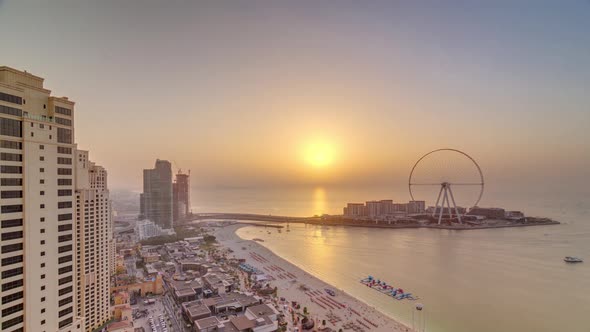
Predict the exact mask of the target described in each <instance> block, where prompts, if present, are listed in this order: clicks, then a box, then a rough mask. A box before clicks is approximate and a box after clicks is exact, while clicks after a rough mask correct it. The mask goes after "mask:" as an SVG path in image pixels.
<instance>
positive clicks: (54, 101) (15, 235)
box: [0, 67, 82, 332]
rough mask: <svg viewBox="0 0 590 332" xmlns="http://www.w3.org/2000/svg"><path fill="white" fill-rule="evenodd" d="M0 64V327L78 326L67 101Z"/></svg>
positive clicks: (71, 143) (71, 328)
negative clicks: (0, 315) (0, 317)
mask: <svg viewBox="0 0 590 332" xmlns="http://www.w3.org/2000/svg"><path fill="white" fill-rule="evenodd" d="M50 94H51V91H50V90H47V89H45V88H44V87H43V78H41V77H38V76H35V75H31V74H29V73H27V72H22V71H18V70H15V69H12V68H8V67H0V181H1V183H0V185H1V186H0V191H1V192H0V194H1V199H0V206H1V214H0V222H1V228H0V234H1V239H2V241H1V253H0V256H1V257H0V258H1V266H0V272H1V278H0V283H1V284H2V287H1V290H0V297H1V298H2V301H1V304H0V309H1V313H2V319H1V327H0V330H1V331H3V332H14V331H25V330H26V331H81V329H82V322H81V319H80V318H78V317H77V315H76V308H75V306H76V301H75V299H76V289H75V279H76V278H75V276H76V266H75V263H74V261H75V257H74V256H75V251H74V245H75V234H74V204H75V196H74V188H75V187H74V186H75V184H74V180H75V179H74V175H73V167H74V163H75V161H74V160H73V158H74V151H75V145H74V128H73V123H74V102H72V101H70V100H68V98H66V97H54V96H51V95H50Z"/></svg>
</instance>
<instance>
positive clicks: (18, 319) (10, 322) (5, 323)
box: [2, 316, 24, 330]
mask: <svg viewBox="0 0 590 332" xmlns="http://www.w3.org/2000/svg"><path fill="white" fill-rule="evenodd" d="M23 321H24V317H23V316H18V317H15V318H12V319H8V320H6V321H3V322H2V330H5V329H8V328H10V327H11V326H15V325H18V324H20V323H22V322H23Z"/></svg>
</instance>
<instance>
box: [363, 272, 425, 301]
mask: <svg viewBox="0 0 590 332" xmlns="http://www.w3.org/2000/svg"><path fill="white" fill-rule="evenodd" d="M360 283H361V284H363V285H365V286H367V287H370V288H371V289H374V290H376V291H378V292H379V293H383V294H385V295H387V296H389V297H392V298H394V299H396V300H417V299H418V297H416V296H414V295H412V293H408V292H405V291H404V290H403V289H402V288H396V287H393V285H389V284H387V283H386V282H385V281H381V280H380V279H376V278H373V277H372V276H368V277H367V278H364V279H361V280H360Z"/></svg>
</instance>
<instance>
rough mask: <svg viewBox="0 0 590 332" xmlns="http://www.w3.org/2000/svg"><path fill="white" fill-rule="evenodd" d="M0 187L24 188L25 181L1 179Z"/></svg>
mask: <svg viewBox="0 0 590 332" xmlns="http://www.w3.org/2000/svg"><path fill="white" fill-rule="evenodd" d="M0 181H1V182H0V185H2V186H22V185H23V179H19V178H2V179H0Z"/></svg>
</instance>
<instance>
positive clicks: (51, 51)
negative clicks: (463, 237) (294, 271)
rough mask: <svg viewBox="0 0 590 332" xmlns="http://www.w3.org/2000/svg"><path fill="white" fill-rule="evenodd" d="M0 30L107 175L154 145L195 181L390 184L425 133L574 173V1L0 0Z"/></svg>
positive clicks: (589, 49)
mask: <svg viewBox="0 0 590 332" xmlns="http://www.w3.org/2000/svg"><path fill="white" fill-rule="evenodd" d="M0 43H1V44H0V45H1V47H0V50H1V52H0V65H7V66H10V67H14V68H17V69H20V70H27V71H28V72H31V73H33V74H35V75H39V76H41V77H44V78H45V79H46V80H45V86H46V88H48V89H50V90H52V93H53V94H55V95H58V96H68V97H69V98H70V99H71V100H74V101H75V102H76V108H75V112H76V115H75V136H76V141H77V143H78V145H79V147H80V148H82V149H88V150H90V157H91V159H92V160H94V161H96V162H97V163H99V164H101V165H103V166H105V167H106V168H107V169H108V172H109V184H110V186H111V188H114V189H132V190H140V189H141V183H142V182H141V176H142V169H144V168H150V167H153V164H154V162H155V159H156V158H160V159H167V160H170V161H172V162H173V166H174V168H175V169H179V168H180V169H182V170H184V171H186V170H188V169H190V170H191V174H192V184H193V186H198V187H201V188H218V187H280V186H299V185H342V186H353V187H354V186H361V185H389V184H393V183H405V182H406V181H407V176H408V173H409V171H410V169H411V167H412V165H413V163H414V162H415V161H416V160H417V159H418V158H419V157H420V156H421V155H423V154H425V153H426V152H428V151H430V150H434V149H437V148H442V147H451V148H457V149H461V150H463V151H465V152H467V153H469V154H470V155H471V156H472V157H473V158H475V159H476V160H477V161H478V163H479V164H480V165H481V167H482V169H483V172H484V175H485V177H486V182H487V183H494V184H495V185H497V186H505V187H506V188H510V187H511V186H520V187H522V186H532V187H538V188H544V189H546V190H549V189H552V188H560V189H561V190H573V191H576V190H578V191H583V190H586V191H587V190H588V189H587V188H586V187H587V185H588V183H589V182H590V181H589V179H590V93H589V92H590V1H584V0H579V1H576V0H571V1H537V0H531V1H345V0H342V1H289V2H287V1H276V0H272V1H271V0H269V1H219V0H216V1H175V0H172V1H149V0H138V1H134V0H129V1H114V0H112V1H111V0H106V1H77V0H76V1H74V0H72V1H62V0H58V1H39V2H33V1H28V0H24V1H23V0H18V1H17V0H0Z"/></svg>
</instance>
